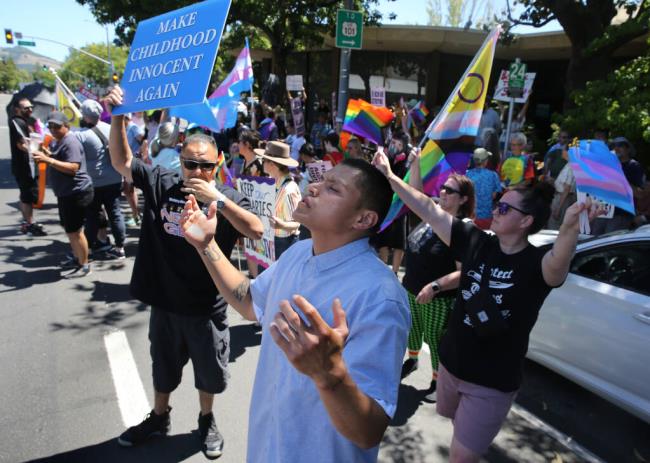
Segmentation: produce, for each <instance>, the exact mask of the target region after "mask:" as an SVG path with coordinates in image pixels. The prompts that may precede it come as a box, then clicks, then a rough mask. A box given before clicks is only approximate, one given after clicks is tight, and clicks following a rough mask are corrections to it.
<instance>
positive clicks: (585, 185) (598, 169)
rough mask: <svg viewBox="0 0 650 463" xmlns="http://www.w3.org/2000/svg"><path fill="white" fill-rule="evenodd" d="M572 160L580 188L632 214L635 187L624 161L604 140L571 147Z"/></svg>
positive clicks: (585, 141) (577, 184)
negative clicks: (628, 175) (627, 175)
mask: <svg viewBox="0 0 650 463" xmlns="http://www.w3.org/2000/svg"><path fill="white" fill-rule="evenodd" d="M569 162H570V163H571V169H573V175H574V176H575V179H576V189H577V190H578V191H580V192H582V193H587V194H589V195H590V196H594V197H596V198H597V199H600V200H601V201H605V202H607V203H610V204H613V205H614V206H616V207H619V208H621V209H623V210H625V211H627V212H629V213H630V214H635V212H634V196H633V194H632V187H631V186H630V183H629V182H628V181H627V178H625V174H624V173H623V169H622V167H621V163H620V161H619V160H618V158H617V157H616V155H615V154H614V153H612V152H611V151H610V150H609V148H608V147H607V145H606V144H605V143H603V142H602V141H600V140H581V141H579V142H578V143H577V144H576V145H572V146H571V147H569Z"/></svg>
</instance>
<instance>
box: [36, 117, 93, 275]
mask: <svg viewBox="0 0 650 463" xmlns="http://www.w3.org/2000/svg"><path fill="white" fill-rule="evenodd" d="M47 128H48V129H50V132H51V133H52V136H53V137H54V139H55V140H56V145H55V146H54V147H53V149H52V151H51V152H50V151H49V150H48V149H46V148H44V149H43V151H37V152H35V153H34V160H35V161H37V162H45V163H46V164H47V165H48V166H49V167H51V169H50V180H51V185H52V190H54V195H55V196H56V198H57V201H58V205H59V219H60V221H61V226H62V227H63V228H64V229H65V233H66V235H68V240H69V241H70V246H71V247H72V253H73V255H74V257H75V258H76V263H75V265H73V266H72V270H71V271H70V272H69V273H67V274H64V277H65V278H77V277H83V276H86V275H88V274H89V273H90V265H89V264H88V241H87V240H86V236H85V235H84V233H83V225H84V218H85V216H86V208H87V207H88V205H89V204H90V203H91V202H92V200H93V184H92V180H91V179H90V176H89V175H88V171H87V170H86V157H85V156H84V150H83V147H82V146H81V142H80V141H79V140H78V139H77V137H75V136H74V134H73V133H72V132H71V131H70V121H69V120H68V118H67V117H66V115H65V114H63V113H62V112H59V111H54V112H52V113H50V115H49V116H48V119H47Z"/></svg>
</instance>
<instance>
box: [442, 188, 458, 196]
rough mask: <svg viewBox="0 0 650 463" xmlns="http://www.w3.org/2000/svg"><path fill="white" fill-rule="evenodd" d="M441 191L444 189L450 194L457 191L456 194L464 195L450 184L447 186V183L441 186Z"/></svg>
mask: <svg viewBox="0 0 650 463" xmlns="http://www.w3.org/2000/svg"><path fill="white" fill-rule="evenodd" d="M440 191H444V192H445V193H447V194H448V195H453V194H454V193H455V194H457V195H458V196H462V194H461V193H460V191H458V190H455V189H454V188H452V187H450V186H447V185H443V186H442V187H441V188H440Z"/></svg>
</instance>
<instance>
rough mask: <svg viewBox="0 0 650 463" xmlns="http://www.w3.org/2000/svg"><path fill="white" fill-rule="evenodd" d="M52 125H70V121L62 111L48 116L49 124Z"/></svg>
mask: <svg viewBox="0 0 650 463" xmlns="http://www.w3.org/2000/svg"><path fill="white" fill-rule="evenodd" d="M50 122H51V123H52V124H56V125H68V124H70V120H69V119H68V118H67V117H66V115H65V114H63V113H62V112H61V111H52V112H51V113H50V115H49V116H47V123H48V124H49V123H50Z"/></svg>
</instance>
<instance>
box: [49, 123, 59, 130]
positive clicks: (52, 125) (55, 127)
mask: <svg viewBox="0 0 650 463" xmlns="http://www.w3.org/2000/svg"><path fill="white" fill-rule="evenodd" d="M61 127H62V126H61V125H59V124H47V128H48V129H50V130H58V129H60V128H61Z"/></svg>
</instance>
